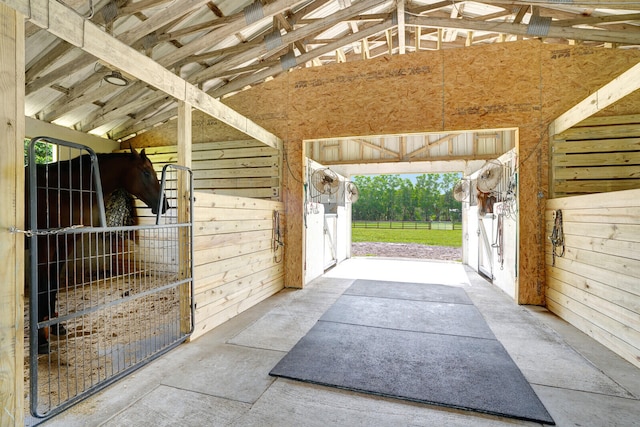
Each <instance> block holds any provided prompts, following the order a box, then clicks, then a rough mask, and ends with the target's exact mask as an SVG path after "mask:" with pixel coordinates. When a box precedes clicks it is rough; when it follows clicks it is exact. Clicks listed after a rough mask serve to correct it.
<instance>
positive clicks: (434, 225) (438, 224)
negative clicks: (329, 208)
mask: <svg viewBox="0 0 640 427" xmlns="http://www.w3.org/2000/svg"><path fill="white" fill-rule="evenodd" d="M351 227H352V228H378V229H394V230H396V229H397V230H462V223H461V222H450V221H357V220H353V221H352V222H351Z"/></svg>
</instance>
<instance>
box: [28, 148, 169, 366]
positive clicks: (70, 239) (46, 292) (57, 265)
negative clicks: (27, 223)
mask: <svg viewBox="0 0 640 427" xmlns="http://www.w3.org/2000/svg"><path fill="white" fill-rule="evenodd" d="M97 163H98V170H99V176H100V180H99V181H100V184H101V185H99V184H98V183H97V182H96V181H97V180H96V179H95V178H94V177H95V174H94V169H93V168H92V160H91V156H90V155H83V156H79V157H76V158H74V159H71V160H66V161H60V162H57V163H51V164H46V165H37V166H36V172H35V178H36V179H35V182H36V188H37V190H36V202H37V212H36V215H35V217H36V221H37V225H36V226H35V227H34V224H33V223H32V224H31V229H36V230H52V229H64V228H67V227H72V226H78V225H84V226H94V227H98V226H105V225H106V224H105V223H103V222H101V221H100V218H101V217H102V218H103V219H104V216H103V215H101V211H102V209H100V208H99V207H98V197H97V194H98V193H97V190H98V189H99V188H100V187H101V189H102V191H101V193H102V195H103V197H104V199H106V200H108V198H109V196H110V195H111V194H112V193H113V192H115V191H116V190H119V189H122V190H125V191H126V192H128V193H130V194H132V195H134V196H136V197H137V198H139V199H140V200H142V201H143V202H144V203H145V204H146V205H147V206H148V207H150V208H151V211H152V212H153V213H154V214H157V213H158V210H160V211H161V212H162V213H164V212H166V210H167V209H168V208H169V205H168V203H167V201H166V198H164V197H161V196H162V194H161V187H160V183H159V182H158V177H157V175H156V172H155V170H154V169H153V165H152V163H151V161H150V160H149V158H148V157H147V156H146V154H145V151H144V150H142V151H141V152H140V153H138V152H137V151H136V150H134V149H133V148H132V149H131V152H130V153H113V154H98V155H97ZM32 176H33V175H32ZM161 203H162V205H161ZM25 211H26V212H27V218H30V217H31V214H30V207H29V203H27V207H26V209H25ZM32 222H33V218H32ZM77 238H78V235H77V234H73V233H60V234H56V233H45V234H39V235H37V237H32V242H33V241H34V240H33V239H37V255H36V256H37V269H38V284H37V291H38V292H37V293H38V296H37V301H38V302H37V310H38V311H37V319H38V322H43V321H47V320H49V321H50V319H53V318H55V317H56V310H55V305H56V296H57V292H58V287H59V280H60V272H61V268H62V266H63V264H64V262H65V258H66V256H65V255H64V254H68V253H69V248H73V246H74V244H75V241H76V239H77ZM32 295H33V293H32ZM33 313H34V312H33V311H32V314H33ZM49 323H50V325H51V332H52V333H54V334H58V335H63V334H64V333H65V332H66V331H65V330H64V327H63V326H62V325H61V324H57V323H52V322H49ZM48 331H49V328H46V327H43V328H41V329H39V330H38V353H41V354H42V353H48V352H49V342H48Z"/></svg>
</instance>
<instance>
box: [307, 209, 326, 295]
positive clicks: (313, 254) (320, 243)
mask: <svg viewBox="0 0 640 427" xmlns="http://www.w3.org/2000/svg"><path fill="white" fill-rule="evenodd" d="M305 219H306V220H305V258H306V262H305V272H304V283H305V285H306V284H307V283H309V282H310V281H312V280H313V279H315V278H316V277H319V276H321V275H322V273H324V206H323V205H322V204H321V203H307V206H306V214H305Z"/></svg>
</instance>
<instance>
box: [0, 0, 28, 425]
mask: <svg viewBox="0 0 640 427" xmlns="http://www.w3.org/2000/svg"><path fill="white" fill-rule="evenodd" d="M24 57H25V41H24V16H22V15H21V14H19V13H16V11H15V10H13V9H11V8H10V7H7V6H6V5H4V4H0V76H2V78H0V99H2V102H0V141H2V153H3V154H2V156H0V200H2V204H0V257H1V258H2V261H3V265H2V268H0V283H2V286H0V304H2V309H1V310H0V378H2V380H0V408H1V410H0V425H3V426H21V425H24V414H25V408H24V378H23V376H24V344H23V342H24V320H23V319H24V235H22V234H19V233H11V232H10V231H9V230H10V229H11V227H16V228H18V229H22V230H24V229H25V227H24V214H25V212H24V197H25V196H24V188H25V185H24V168H23V164H24V144H23V139H22V138H23V136H24Z"/></svg>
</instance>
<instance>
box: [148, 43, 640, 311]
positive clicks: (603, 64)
mask: <svg viewBox="0 0 640 427" xmlns="http://www.w3.org/2000/svg"><path fill="white" fill-rule="evenodd" d="M637 62H640V52H637V51H623V50H619V49H593V50H589V49H585V48H583V47H580V46H574V47H567V46H564V45H562V46H559V45H550V44H543V43H540V42H538V41H535V40H529V41H521V42H511V43H503V44H494V45H487V46H476V47H469V48H464V49H452V50H446V51H431V52H419V53H413V54H408V55H401V56H394V57H382V58H376V59H373V60H367V61H358V62H347V63H343V64H334V65H330V66H323V67H318V68H315V67H314V68H306V69H301V70H296V71H293V72H290V73H286V74H284V75H282V76H280V77H278V78H276V79H274V80H272V81H270V82H267V83H265V84H263V85H260V86H258V87H256V88H253V89H250V90H247V91H244V92H241V93H238V94H236V95H234V96H233V97H230V98H228V99H226V100H225V101H224V102H225V103H227V105H229V106H230V107H232V108H233V109H234V110H236V111H238V112H240V113H241V114H244V115H246V116H247V117H249V118H250V119H252V120H253V121H255V122H256V123H258V124H259V125H261V126H262V127H264V128H265V129H267V130H269V131H270V132H273V133H274V134H276V135H278V136H279V137H280V138H282V139H283V140H284V141H285V150H284V151H285V154H286V156H287V160H288V161H289V164H288V165H286V164H285V166H284V167H283V169H284V176H283V184H284V188H283V193H284V199H283V200H284V202H285V206H286V211H287V224H288V226H287V229H286V232H287V235H285V244H286V246H285V248H286V257H287V258H286V260H287V261H286V268H287V279H286V283H287V286H300V284H301V283H302V282H303V275H302V271H303V268H304V256H303V255H304V252H303V251H304V249H303V248H304V242H303V240H302V230H303V203H304V199H303V197H302V194H303V184H302V165H301V161H302V156H303V152H302V143H301V142H302V141H303V140H304V139H317V138H330V137H341V136H362V135H377V134H389V133H414V132H415V133H419V132H438V131H455V130H474V129H495V128H502V127H517V128H518V129H519V144H518V150H519V158H520V164H519V167H518V172H519V179H520V194H519V197H520V212H521V215H520V245H519V255H520V263H519V268H518V278H519V279H518V280H519V292H518V297H517V300H518V302H519V303H522V304H544V280H545V277H544V256H543V254H544V242H545V239H546V236H545V234H544V218H543V213H544V203H545V200H546V196H547V190H548V179H547V175H548V141H547V135H546V132H547V127H548V124H549V123H550V122H551V121H552V120H553V119H555V118H556V117H557V116H559V115H560V114H562V113H563V112H565V111H566V110H568V109H569V108H571V107H572V106H573V105H575V104H577V103H578V102H579V101H581V100H582V99H583V98H585V97H586V95H588V94H589V93H591V92H593V91H595V90H597V89H598V88H599V87H601V86H602V85H604V84H605V83H607V82H608V81H610V80H611V79H612V78H614V77H615V76H617V75H619V74H621V73H622V72H624V71H625V70H627V69H628V68H630V66H631V65H634V64H635V63H637ZM194 116H196V115H194ZM211 131H212V132H211V134H209V135H208V140H216V137H218V135H216V134H215V132H216V130H215V129H211ZM154 132H156V131H154ZM219 137H220V138H224V137H225V135H223V134H222V135H220V136H219ZM299 163H300V164H299Z"/></svg>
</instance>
